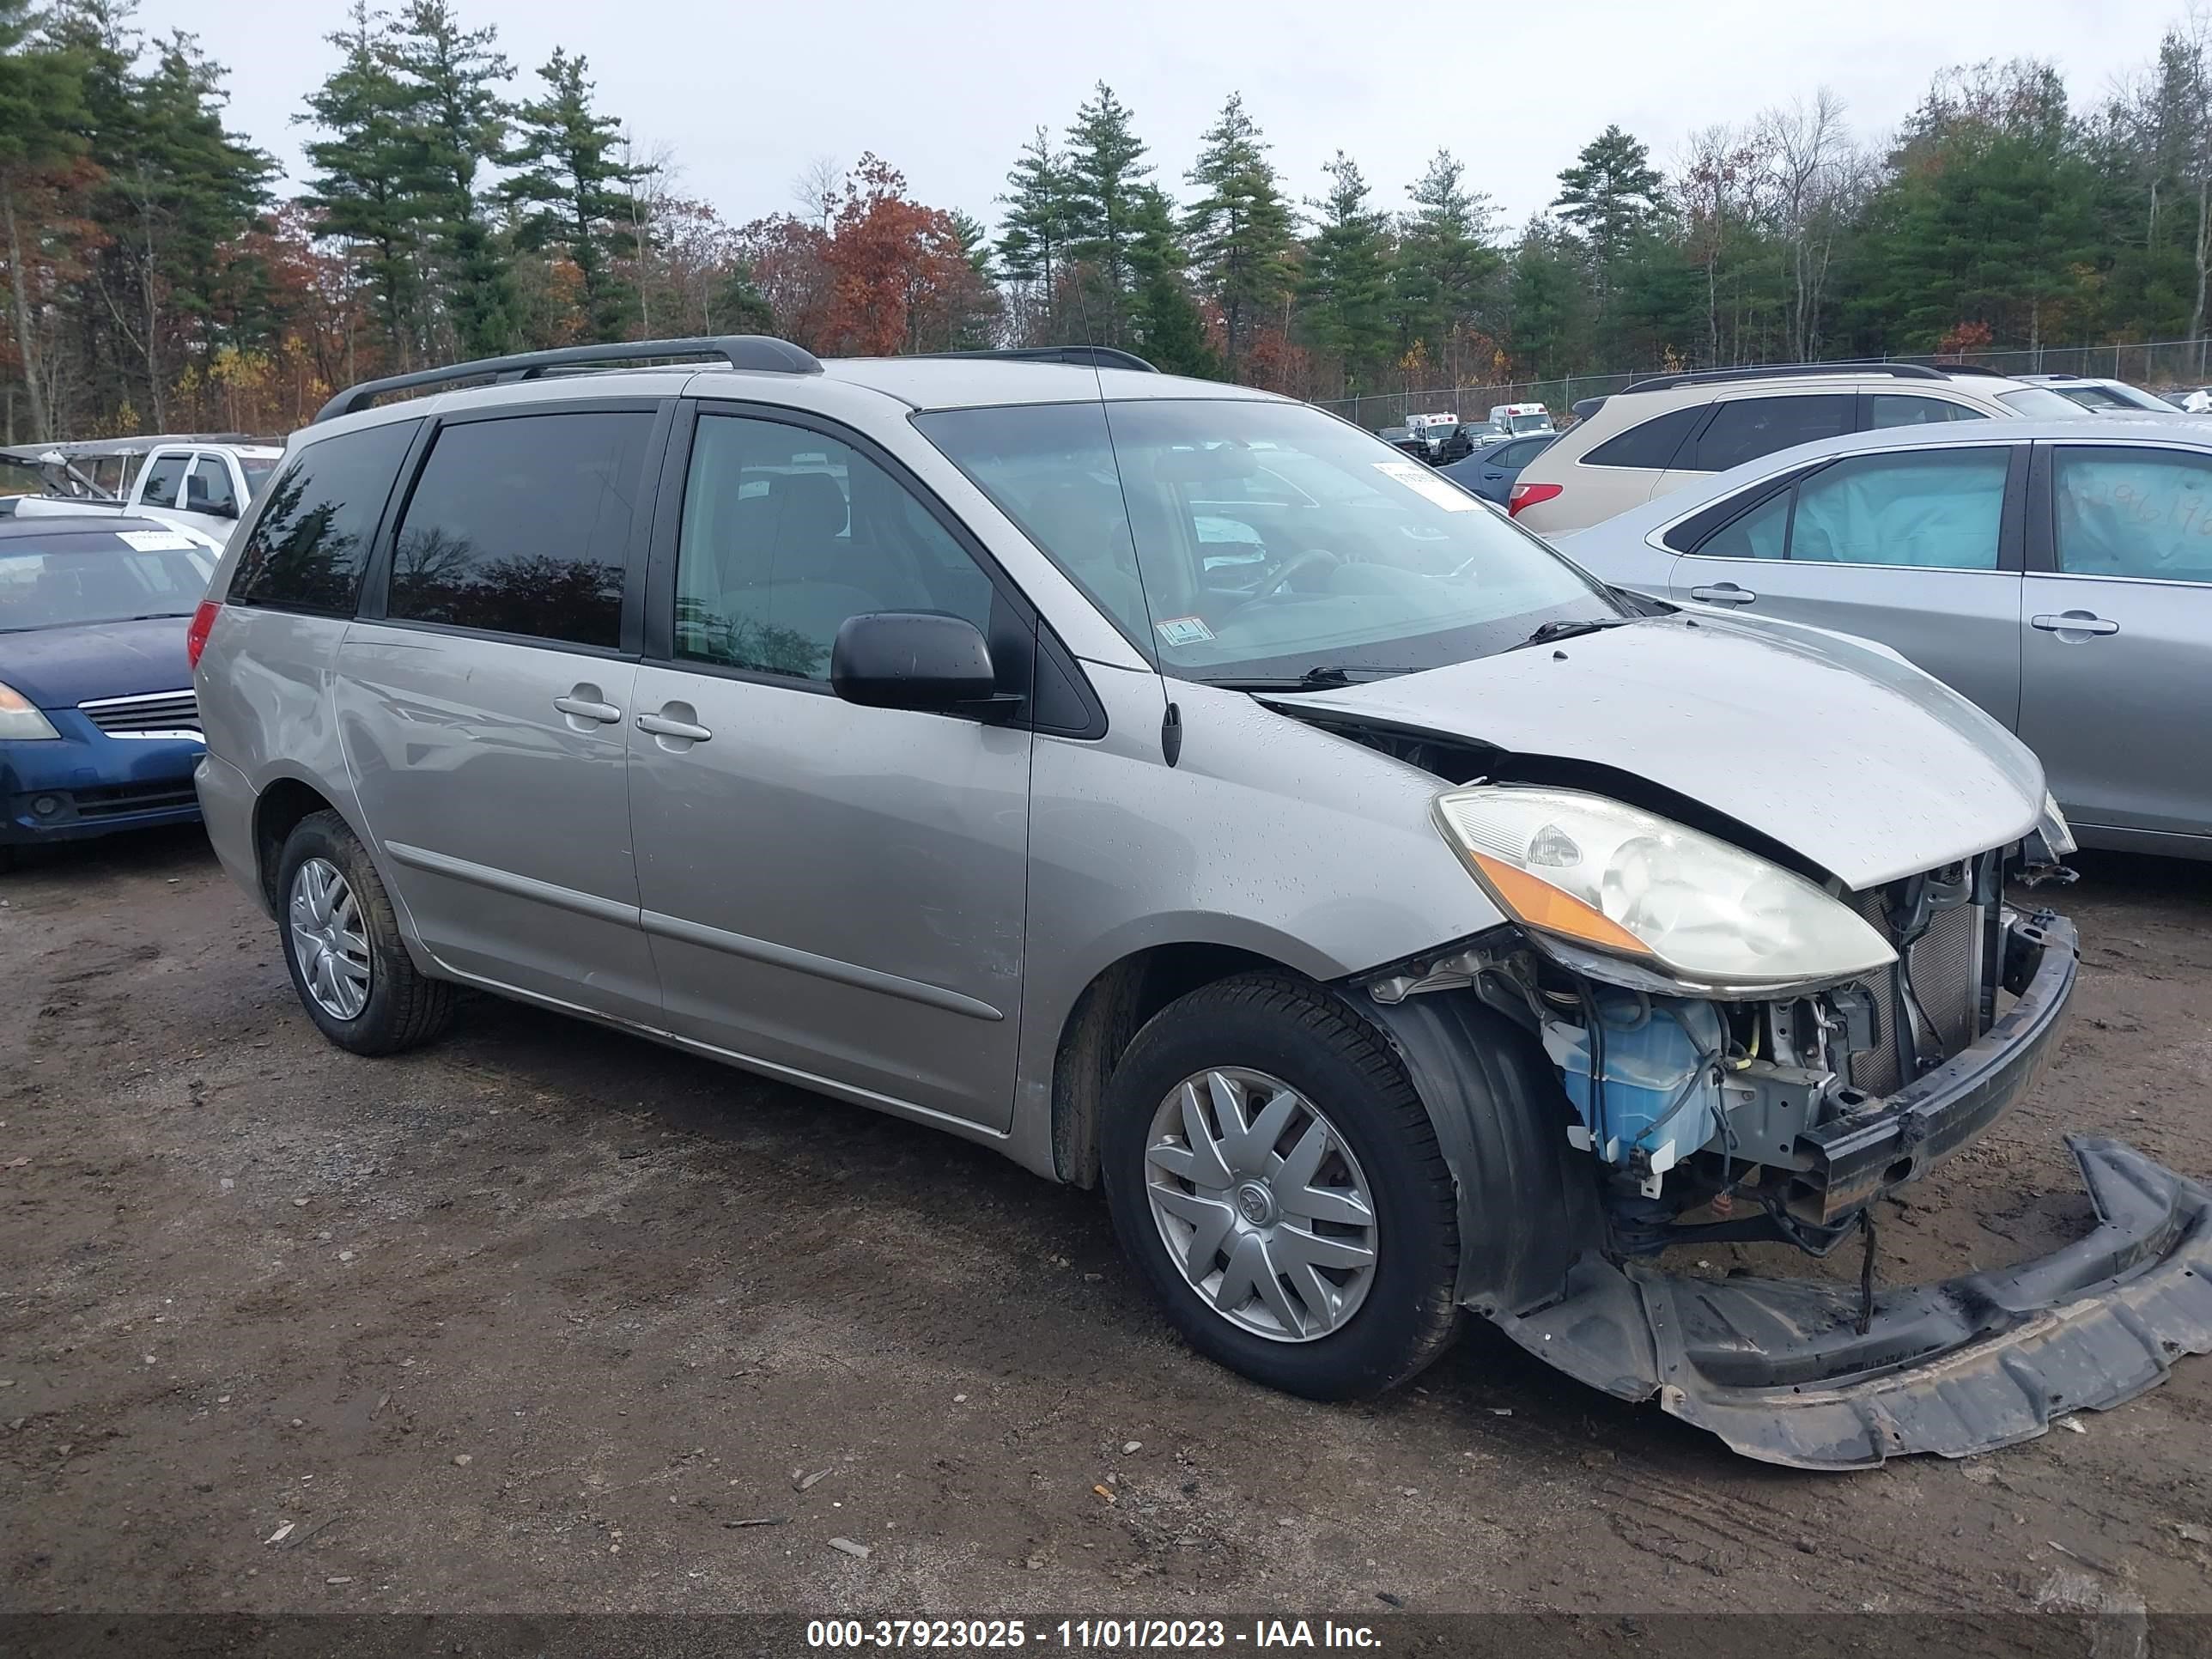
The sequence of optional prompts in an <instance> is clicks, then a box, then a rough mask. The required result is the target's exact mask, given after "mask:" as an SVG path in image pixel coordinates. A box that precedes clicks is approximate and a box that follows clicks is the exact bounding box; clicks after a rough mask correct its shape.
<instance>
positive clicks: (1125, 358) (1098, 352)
mask: <svg viewBox="0 0 2212 1659" xmlns="http://www.w3.org/2000/svg"><path fill="white" fill-rule="evenodd" d="M915 356H921V357H995V358H998V359H1000V361H1002V362H1011V363H1071V364H1073V365H1074V367H1076V368H1133V369H1135V370H1137V371H1138V372H1139V374H1158V373H1159V372H1160V371H1159V370H1158V368H1155V367H1154V366H1153V365H1152V364H1151V363H1148V362H1146V361H1145V360H1144V359H1143V358H1142V357H1139V356H1137V354H1136V353H1135V352H1133V351H1124V350H1122V349H1121V347H1119V346H1107V345H1056V346H1006V347H1005V348H1003V349H1000V350H995V351H922V352H916V353H915Z"/></svg>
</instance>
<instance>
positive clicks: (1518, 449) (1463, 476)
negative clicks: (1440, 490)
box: [1437, 432, 1559, 507]
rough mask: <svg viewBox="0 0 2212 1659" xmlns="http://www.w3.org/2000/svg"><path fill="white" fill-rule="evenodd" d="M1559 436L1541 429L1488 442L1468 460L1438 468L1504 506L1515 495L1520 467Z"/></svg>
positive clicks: (1456, 480) (1486, 498) (1486, 499)
mask: <svg viewBox="0 0 2212 1659" xmlns="http://www.w3.org/2000/svg"><path fill="white" fill-rule="evenodd" d="M1558 436H1559V434H1558V433H1556V432H1538V433H1532V434H1530V435H1528V436H1527V437H1523V438H1508V439H1507V440H1506V441H1504V443H1492V444H1485V445H1483V446H1482V447H1480V449H1478V450H1476V451H1475V452H1474V453H1473V454H1472V455H1469V456H1468V458H1467V459H1465V460H1462V461H1454V462H1453V463H1452V464H1451V465H1449V466H1442V467H1438V468H1437V471H1439V472H1441V473H1443V475H1444V477H1447V478H1449V479H1450V480H1451V481H1452V482H1453V483H1455V484H1458V485H1459V486H1460V487H1461V488H1462V489H1472V490H1473V491H1474V493H1475V494H1476V495H1480V496H1481V497H1482V499H1483V500H1485V501H1495V502H1497V503H1498V506H1500V507H1504V505H1505V504H1506V503H1507V501H1510V499H1511V497H1512V495H1513V481H1514V480H1515V479H1516V478H1517V477H1520V476H1521V469H1522V467H1524V466H1526V465H1528V463H1529V462H1531V461H1533V460H1534V459H1536V454H1537V452H1538V451H1539V450H1541V449H1542V448H1544V447H1546V446H1547V445H1548V444H1549V443H1550V442H1551V441H1552V440H1553V439H1554V438H1556V437H1558Z"/></svg>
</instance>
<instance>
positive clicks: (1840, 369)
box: [1622, 362, 1945, 392]
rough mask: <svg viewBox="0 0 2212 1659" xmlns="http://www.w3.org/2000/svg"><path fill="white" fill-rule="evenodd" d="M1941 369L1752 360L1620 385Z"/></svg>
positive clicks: (1903, 374)
mask: <svg viewBox="0 0 2212 1659" xmlns="http://www.w3.org/2000/svg"><path fill="white" fill-rule="evenodd" d="M1801 374H1893V375H1895V376H1896V377H1897V378H1898V379H1899V380H1942V378H1943V376H1944V374H1945V371H1944V370H1942V369H1935V368H1929V367H1928V366H1927V365H1926V364H1924V363H1886V362H1836V363H1753V364H1751V365H1748V366H1747V367H1745V368H1700V369H1693V370H1692V371H1691V372H1690V373H1688V374H1660V375H1656V376H1654V377H1653V378H1652V379H1650V380H1638V381H1637V382H1636V383H1635V384H1634V385H1632V386H1624V387H1623V388H1622V390H1623V391H1624V392H1664V391H1666V390H1667V389H1668V387H1670V386H1710V385H1712V384H1714V383H1716V382H1724V381H1728V380H1782V379H1784V378H1790V377H1795V376H1797V375H1801Z"/></svg>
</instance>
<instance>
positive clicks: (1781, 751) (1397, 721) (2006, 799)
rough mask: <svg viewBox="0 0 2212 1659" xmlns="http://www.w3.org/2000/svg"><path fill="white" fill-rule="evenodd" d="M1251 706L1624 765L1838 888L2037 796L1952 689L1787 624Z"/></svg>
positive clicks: (1998, 735) (2003, 823)
mask: <svg viewBox="0 0 2212 1659" xmlns="http://www.w3.org/2000/svg"><path fill="white" fill-rule="evenodd" d="M1261 701H1263V702H1267V703H1268V704H1270V705H1271V706H1272V707H1274V708H1279V709H1280V710H1281V711H1283V712H1284V713H1285V714H1319V713H1323V712H1326V713H1328V714H1332V715H1336V716H1345V715H1350V716H1354V717H1358V718H1361V719H1366V720H1376V721H1378V722H1382V723H1384V724H1386V725H1389V726H1397V727H1401V728H1411V729H1413V730H1418V731H1425V732H1435V733H1437V734H1438V735H1440V736H1449V737H1455V738H1462V739H1465V740H1468V741H1470V742H1474V743H1478V744H1488V745H1491V746H1492V747H1495V748H1499V749H1504V750H1508V751H1510V752H1511V753H1515V754H1522V755H1541V756H1550V757H1556V758H1559V759H1563V760H1571V761H1579V762H1583V763H1588V764H1591V765H1597V766H1605V767H1610V768H1613V769H1616V770H1619V771H1622V772H1627V773H1632V774H1634V775H1636V776H1638V777H1640V778H1644V779H1646V780H1648V781H1650V782H1651V783H1654V784H1656V785H1658V786H1659V787H1662V788H1665V789H1670V790H1673V791H1674V793H1677V794H1680V795H1686V796H1687V797H1689V798H1690V799H1692V800H1696V801H1699V802H1702V803H1704V804H1705V805H1707V806H1710V807H1711V808H1712V809H1713V810H1714V811H1718V812H1723V813H1725V814H1727V815H1728V816H1729V817H1732V818H1734V819H1735V820H1736V821H1737V822H1738V823H1743V824H1746V825H1748V826H1749V827H1750V828H1752V829H1756V830H1758V831H1759V832H1760V833H1761V834H1763V835H1765V836H1769V837H1771V839H1773V840H1774V841H1777V842H1781V843H1782V844H1783V845H1784V846H1785V847H1788V848H1792V849H1793V850H1795V851H1796V853H1798V854H1800V855H1802V857H1804V858H1806V859H1808V860H1811V861H1812V862H1813V863H1814V864H1816V865H1818V866H1820V867H1821V868H1822V869H1824V870H1826V871H1828V872H1831V873H1832V874H1833V875H1835V876H1838V877H1839V878H1842V880H1843V881H1844V884H1846V885H1847V886H1850V887H1852V888H1854V889H1862V888H1865V887H1869V886H1873V885H1876V884H1880V883H1881V882H1885V881H1891V880H1894V879H1895V878H1898V877H1899V876H1905V875H1911V874H1913V873H1915V872H1919V871H1922V870H1928V869H1932V868H1934V867H1935V866H1938V865H1942V864H1948V863H1949V862H1951V861H1952V860H1956V859H1960V858H1964V857H1966V856H1968V855H1969V854H1975V853H1981V852H1985V851H1987V850H1988V849H1989V848H1992V847H1997V846H2002V845H2003V844H2004V843H2006V842H2013V841H2017V840H2018V839H2020V838H2021V836H2025V835H2026V834H2027V832H2028V830H2029V829H2032V828H2033V825H2034V823H2035V821H2036V818H2037V817H2038V815H2039V811H2041V808H2042V805H2043V793H2044V782H2043V768H2042V766H2041V764H2040V763H2039V762H2038V761H2037V760H2036V758H2035V757H2034V756H2033V754H2031V753H2030V752H2029V751H2028V750H2027V749H2026V748H2025V747H2024V746H2023V745H2022V744H2021V743H2020V741H2019V740H2018V739H2017V738H2015V737H2014V736H2013V735H2012V734H2011V733H2010V732H2007V731H2006V730H2005V729H2004V728H2003V727H2002V726H1999V725H1998V724H1997V723H1996V721H1994V720H1991V719H1990V717H1989V716H1988V715H1986V714H1983V713H1982V711H1981V710H1980V709H1978V708H1975V707H1974V706H1973V704H1972V703H1970V702H1967V701H1966V699H1965V698H1964V697H1961V696H1959V695H1958V694H1957V693H1956V692H1954V691H1953V690H1950V689H1949V688H1948V687H1947V686H1945V685H1944V684H1942V682H1940V681H1938V680H1936V679H1935V678H1932V677H1930V676H1929V675H1927V674H1923V672H1921V671H1920V670H1918V669H1917V668H1915V667H1913V666H1912V665H1911V664H1910V663H1908V662H1906V661H1905V659H1903V658H1901V657H1899V656H1898V655H1897V654H1896V653H1893V652H1891V651H1888V650H1887V649H1886V648H1884V647H1878V646H1872V645H1869V644H1867V643H1866V642H1865V641H1860V640H1854V639H1850V638H1847V637H1845V636H1844V635H1838V634H1831V633H1828V632H1826V630H1824V629H1814V628H1805V627H1800V626H1796V625H1793V624H1790V623H1775V622H1769V621H1765V620H1761V621H1758V622H1751V621H1742V620H1738V619H1735V618H1732V617H1729V618H1723V617H1702V616H1700V617H1697V618H1695V619H1694V620H1692V619H1691V618H1688V617H1653V618H1650V619H1647V620H1644V621H1642V622H1638V623H1630V624H1628V625H1626V626H1625V627H1620V628H1613V629H1607V630H1606V631H1604V632H1602V633H1599V634H1589V635H1583V636H1581V637H1579V638H1574V639H1568V640H1563V641H1559V643H1557V644H1556V645H1539V646H1526V647H1522V648H1521V649H1520V650H1517V651H1509V652H1505V653H1502V654H1500V655H1498V656H1493V657H1482V658H1478V659H1474V660H1473V661H1470V662H1462V663H1455V664H1453V665H1450V666H1449V667H1444V668H1435V669H1430V670H1428V671H1425V672H1422V673H1418V674H1406V675H1401V676H1400V677H1399V678H1395V679H1389V680H1379V681H1376V682H1375V683H1373V684H1367V685H1358V686H1351V687H1347V688H1346V689H1344V690H1330V691H1318V692H1299V693H1296V694H1284V695H1279V696H1278V695H1270V696H1264V697H1263V698H1262V699H1261Z"/></svg>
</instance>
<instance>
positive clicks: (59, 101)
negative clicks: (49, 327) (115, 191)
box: [0, 0, 85, 441]
mask: <svg viewBox="0 0 2212 1659" xmlns="http://www.w3.org/2000/svg"><path fill="white" fill-rule="evenodd" d="M38 21H39V20H38V18H37V17H36V15H34V14H33V12H32V10H31V8H30V4H29V0H0V229H4V230H5V232H6V235H7V253H8V308H9V319H10V321H11V323H12V325H13V327H14V330H15V355H16V356H17V359H18V360H19V361H20V362H21V364H22V376H23V392H24V399H25V404H26V406H27V410H28V413H29V416H30V425H31V437H32V439H33V441H39V440H42V439H46V438H49V437H51V436H52V428H51V427H50V425H49V423H48V419H47V412H46V385H45V382H44V380H43V378H42V376H41V374H40V366H39V339H38V332H39V331H38V326H37V325H36V323H35V322H34V321H33V318H32V314H31V305H32V294H31V278H30V273H29V272H28V270H27V269H26V268H25V264H24V249H25V247H26V246H31V247H33V248H35V247H36V246H37V242H36V241H35V240H33V239H35V238H36V237H37V236H38V234H39V229H38V227H37V226H36V225H33V226H31V227H30V235H29V236H26V235H25V234H24V231H25V227H24V226H23V225H22V224H21V223H20V222H19V221H18V216H17V211H16V202H17V198H18V197H19V196H20V195H21V192H22V191H24V189H25V188H27V186H28V185H29V184H30V182H31V180H32V179H33V176H34V175H35V174H36V173H38V172H39V170H40V168H42V167H49V166H52V165H53V164H55V163H57V162H59V161H64V160H65V159H66V158H67V157H69V156H70V155H75V154H76V153H77V152H79V151H80V150H82V149H83V147H84V142H83V139H82V137H81V135H80V133H79V131H78V129H79V127H80V126H81V125H82V122H83V120H84V118H85V108H84V89H83V71H82V67H81V65H80V64H78V62H77V60H76V58H74V57H72V56H71V55H70V54H69V53H67V52H63V51H61V50H58V48H57V47H56V46H54V44H53V43H52V41H50V40H45V39H42V38H34V35H33V30H34V29H35V27H36V26H37V23H38Z"/></svg>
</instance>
